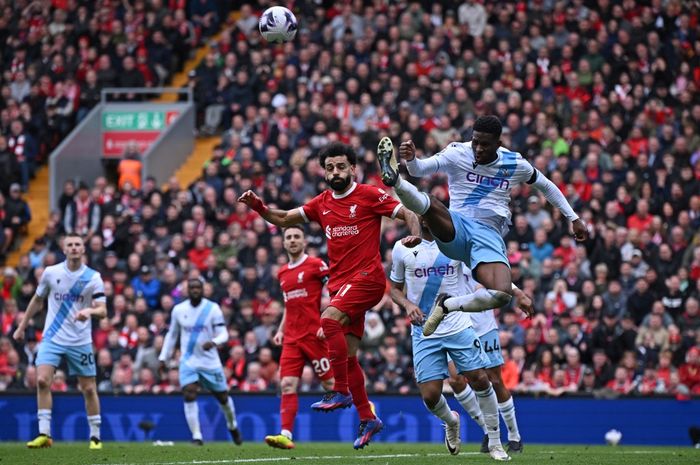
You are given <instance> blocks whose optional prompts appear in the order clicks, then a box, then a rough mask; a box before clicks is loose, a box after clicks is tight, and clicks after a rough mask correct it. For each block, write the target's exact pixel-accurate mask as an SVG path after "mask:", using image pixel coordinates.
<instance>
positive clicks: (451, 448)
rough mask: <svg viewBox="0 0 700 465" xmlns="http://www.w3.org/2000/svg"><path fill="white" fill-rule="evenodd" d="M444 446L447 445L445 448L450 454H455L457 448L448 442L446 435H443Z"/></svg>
mask: <svg viewBox="0 0 700 465" xmlns="http://www.w3.org/2000/svg"><path fill="white" fill-rule="evenodd" d="M445 446H447V450H448V451H449V453H450V454H452V455H455V452H456V451H457V448H456V447H452V444H450V441H448V440H447V436H445Z"/></svg>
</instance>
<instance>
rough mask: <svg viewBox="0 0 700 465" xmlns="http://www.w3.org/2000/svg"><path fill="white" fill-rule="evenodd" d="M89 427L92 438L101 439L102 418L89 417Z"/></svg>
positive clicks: (96, 416)
mask: <svg viewBox="0 0 700 465" xmlns="http://www.w3.org/2000/svg"><path fill="white" fill-rule="evenodd" d="M87 421H88V425H90V437H91V438H97V439H100V425H101V424H102V417H101V416H100V415H99V414H97V415H88V417H87Z"/></svg>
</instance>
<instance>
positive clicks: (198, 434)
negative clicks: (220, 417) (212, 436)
mask: <svg viewBox="0 0 700 465" xmlns="http://www.w3.org/2000/svg"><path fill="white" fill-rule="evenodd" d="M185 418H186V419H187V426H189V428H190V431H191V432H192V439H199V440H201V439H202V431H201V430H200V429H199V405H197V401H196V400H193V401H192V402H185Z"/></svg>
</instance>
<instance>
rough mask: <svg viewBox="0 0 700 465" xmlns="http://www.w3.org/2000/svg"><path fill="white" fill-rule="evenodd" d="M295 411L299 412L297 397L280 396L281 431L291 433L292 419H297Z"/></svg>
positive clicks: (295, 395) (294, 395)
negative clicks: (284, 430)
mask: <svg viewBox="0 0 700 465" xmlns="http://www.w3.org/2000/svg"><path fill="white" fill-rule="evenodd" d="M297 410H299V396H298V395H297V393H296V392H294V393H292V394H282V402H280V420H281V422H282V429H286V430H287V431H289V432H290V433H291V432H292V428H294V419H295V418H296V417H297Z"/></svg>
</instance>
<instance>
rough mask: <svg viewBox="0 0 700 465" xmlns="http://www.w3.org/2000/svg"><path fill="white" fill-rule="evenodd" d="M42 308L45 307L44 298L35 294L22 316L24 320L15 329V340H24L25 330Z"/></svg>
mask: <svg viewBox="0 0 700 465" xmlns="http://www.w3.org/2000/svg"><path fill="white" fill-rule="evenodd" d="M42 308H44V298H43V297H40V296H38V295H36V294H34V296H33V297H32V300H30V301H29V305H27V310H26V311H25V312H24V315H23V316H22V321H20V322H19V326H18V327H17V329H16V330H15V332H14V334H12V338H13V339H14V340H15V341H17V342H22V341H24V332H25V331H26V330H27V325H28V324H29V322H30V321H31V319H32V318H33V317H34V315H35V314H36V313H38V312H39V311H41V309H42Z"/></svg>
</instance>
